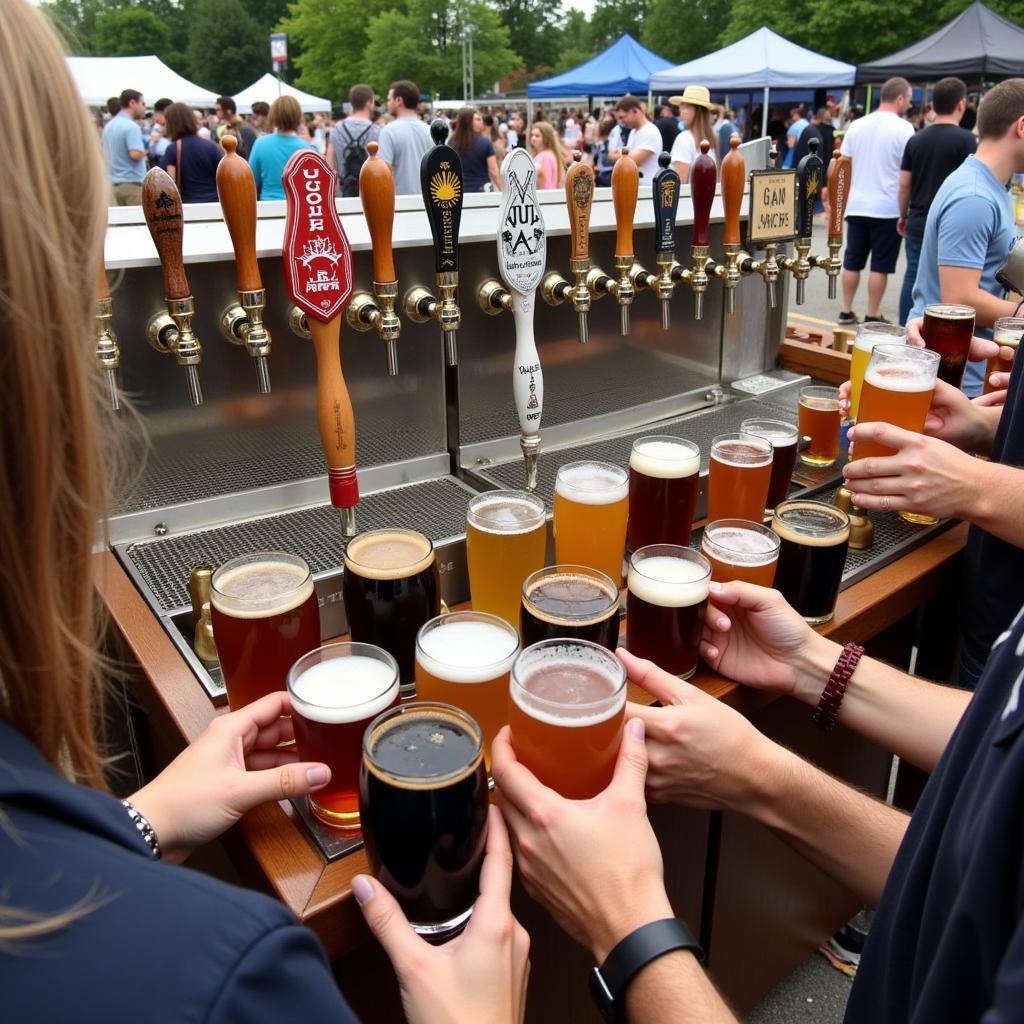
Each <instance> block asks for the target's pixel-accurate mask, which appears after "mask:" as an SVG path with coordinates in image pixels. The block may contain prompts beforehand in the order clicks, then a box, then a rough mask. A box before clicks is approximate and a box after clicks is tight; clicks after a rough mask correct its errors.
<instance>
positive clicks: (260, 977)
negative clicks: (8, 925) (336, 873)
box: [0, 721, 355, 1024]
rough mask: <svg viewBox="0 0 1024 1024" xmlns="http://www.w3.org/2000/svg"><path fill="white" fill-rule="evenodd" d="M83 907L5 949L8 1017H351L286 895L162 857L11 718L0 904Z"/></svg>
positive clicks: (2, 789) (0, 776)
mask: <svg viewBox="0 0 1024 1024" xmlns="http://www.w3.org/2000/svg"><path fill="white" fill-rule="evenodd" d="M83 902H86V903H88V904H89V905H92V906H93V907H94V909H92V910H90V911H88V912H87V913H85V914H84V915H83V916H81V917H80V918H79V919H78V920H76V921H74V923H72V924H70V925H68V926H66V927H64V928H62V929H60V930H58V931H56V932H54V933H51V934H49V935H46V936H43V937H41V938H38V939H33V940H26V941H23V942H19V943H18V944H17V945H16V947H15V948H14V949H11V948H4V947H0V1005H2V1010H0V1016H2V1017H3V1019H4V1020H7V1021H11V1022H12V1024H13V1022H19V1024H20V1022H22V1021H46V1022H47V1024H59V1022H62V1021H69V1022H70V1021H74V1022H76V1024H79V1022H82V1021H104V1022H118V1021H130V1022H132V1024H137V1022H138V1021H146V1022H147V1024H161V1022H165V1021H167V1022H169V1021H175V1022H179V1021H197V1022H198V1021H203V1022H210V1024H214V1022H217V1024H219V1022H227V1021H233V1022H239V1024H241V1022H245V1024H259V1022H263V1021H268V1022H269V1021H274V1022H276V1024H279V1022H280V1021H285V1020H296V1021H311V1022H312V1021H331V1022H342V1024H346V1022H353V1024H354V1021H355V1018H354V1017H353V1015H352V1013H351V1012H350V1011H349V1009H348V1007H347V1006H346V1005H345V1002H344V1000H343V999H342V998H341V995H340V993H339V992H338V989H337V986H336V985H335V983H334V980H333V978H332V976H331V973H330V970H329V968H328V966H327V962H326V960H325V958H324V954H323V950H322V949H321V947H320V944H319V942H318V941H317V939H316V937H315V936H314V935H313V933H312V932H310V931H309V930H308V929H306V928H303V927H302V926H301V925H299V924H298V923H297V922H296V920H295V918H294V917H293V916H292V915H291V914H290V913H289V912H288V911H287V910H286V909H285V908H284V907H283V906H282V905H281V904H279V903H277V902H275V901H274V900H272V899H269V898H268V897H266V896H262V895H260V894H258V893H254V892H249V891H248V890H245V889H239V888H235V887H234V886H230V885H226V884H224V883H223V882H219V881H216V880H215V879H213V878H209V877H207V876H206V875H202V874H200V873H198V872H196V871H191V870H189V869H188V868H184V867H174V866H171V865H165V864H161V863H159V862H156V861H154V860H152V859H151V856H150V854H149V851H148V849H147V848H146V846H145V844H144V843H143V841H142V839H141V837H140V836H139V834H138V832H137V831H136V830H135V827H134V825H133V824H132V822H131V821H130V819H129V818H128V815H127V813H126V811H125V809H124V807H122V806H121V804H120V802H119V801H117V800H115V799H114V798H113V797H111V796H109V795H107V794H104V793H98V792H96V791H94V790H91V789H87V788H85V787H83V786H76V785H73V784H72V783H70V782H66V781H65V780H63V779H61V778H60V777H59V776H58V775H57V774H56V773H55V772H54V771H53V770H52V769H51V768H50V766H49V765H48V764H47V762H46V761H45V760H44V759H43V757H42V756H41V755H40V754H39V752H38V751H37V750H36V749H35V748H34V747H33V746H32V745H31V744H30V743H29V742H28V741H27V740H26V739H25V738H24V737H23V736H21V735H20V734H19V733H18V732H16V731H15V730H14V729H12V728H11V727H10V726H9V725H7V724H6V723H4V722H2V721H0V910H4V911H9V910H12V909H13V910H20V911H28V912H30V913H32V914H36V915H41V916H43V917H44V918H45V917H49V916H52V915H55V914H60V913H63V912H64V911H68V910H71V909H73V908H75V907H76V906H78V905H80V904H82V903H83ZM5 916H6V915H5Z"/></svg>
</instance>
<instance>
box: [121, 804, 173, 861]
mask: <svg viewBox="0 0 1024 1024" xmlns="http://www.w3.org/2000/svg"><path fill="white" fill-rule="evenodd" d="M121 803H122V804H124V806H125V808H126V810H127V811H128V817H129V818H131V819H132V822H133V824H134V825H135V827H136V828H137V829H138V831H139V835H140V836H142V841H143V842H144V843H145V844H146V846H148V847H149V852H150V853H151V854H152V855H153V860H159V859H160V857H161V855H162V853H163V851H162V850H161V849H160V840H159V839H157V837H156V832H155V831H153V826H152V825H150V823H149V819H148V818H147V817H146V816H145V815H144V814H143V813H142V812H141V811H139V810H138V809H137V808H136V807H135V805H134V804H133V803H132V802H131V801H130V800H122V801H121Z"/></svg>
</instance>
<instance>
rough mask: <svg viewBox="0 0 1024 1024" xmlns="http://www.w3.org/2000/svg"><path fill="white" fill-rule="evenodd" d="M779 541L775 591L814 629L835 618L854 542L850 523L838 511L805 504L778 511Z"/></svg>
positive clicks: (786, 504)
mask: <svg viewBox="0 0 1024 1024" xmlns="http://www.w3.org/2000/svg"><path fill="white" fill-rule="evenodd" d="M772 529H773V530H774V531H775V533H777V534H778V536H779V561H778V565H777V567H776V569H775V589H776V590H778V591H779V593H781V594H782V596H783V597H784V598H785V599H786V600H787V601H788V602H789V603H790V604H791V605H792V606H793V608H795V609H796V611H797V612H798V613H799V614H800V615H802V616H803V617H804V619H805V620H806V621H807V622H809V623H811V624H812V625H817V624H819V623H822V622H828V621H829V619H831V618H832V616H833V615H834V614H835V611H836V601H838V600H839V588H840V587H841V586H842V582H843V568H844V567H845V565H846V551H847V548H848V547H849V540H850V517H849V516H848V515H847V514H846V513H845V512H844V511H843V510H842V509H838V508H836V507H835V505H827V504H826V503H825V502H823V501H810V500H805V499H801V498H796V499H793V500H792V501H784V502H783V503H782V504H781V505H779V506H777V507H776V509H775V515H774V516H773V518H772Z"/></svg>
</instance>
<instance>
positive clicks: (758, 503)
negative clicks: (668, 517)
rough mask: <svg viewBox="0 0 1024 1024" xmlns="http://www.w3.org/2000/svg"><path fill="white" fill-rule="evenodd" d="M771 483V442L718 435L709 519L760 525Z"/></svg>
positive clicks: (751, 436) (713, 446)
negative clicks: (747, 521) (750, 522)
mask: <svg viewBox="0 0 1024 1024" xmlns="http://www.w3.org/2000/svg"><path fill="white" fill-rule="evenodd" d="M771 479H772V444H771V441H767V440H765V439H764V438H763V437H756V436H755V435H754V434H746V433H740V434H719V435H718V437H716V438H715V439H714V440H713V441H712V442H711V465H710V468H709V469H708V519H730V518H735V519H749V520H751V521H752V522H756V523H759V522H761V520H762V519H763V518H764V510H765V505H766V503H767V500H768V485H769V484H770V483H771Z"/></svg>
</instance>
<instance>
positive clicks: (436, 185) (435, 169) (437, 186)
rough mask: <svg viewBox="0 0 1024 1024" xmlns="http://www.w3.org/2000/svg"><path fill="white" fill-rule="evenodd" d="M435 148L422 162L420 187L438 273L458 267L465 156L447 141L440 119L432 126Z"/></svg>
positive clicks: (446, 130) (453, 270)
mask: <svg viewBox="0 0 1024 1024" xmlns="http://www.w3.org/2000/svg"><path fill="white" fill-rule="evenodd" d="M430 134H431V136H432V137H433V139H434V148H433V149H429V150H427V152H426V153H425V154H424V156H423V161H422V162H421V163H420V189H421V190H422V192H423V205H424V206H425V207H426V211H427V220H428V221H429V222H430V234H431V235H432V236H433V239H434V270H435V271H436V272H437V273H438V274H444V273H457V272H458V269H459V224H460V222H461V220H462V194H463V191H464V189H463V182H462V159H461V158H460V157H459V154H458V151H457V150H455V149H452V147H451V146H449V145H448V144H447V138H448V126H447V125H446V124H445V122H444V121H443V120H441V118H438V119H437V120H436V121H434V123H433V124H431V126H430Z"/></svg>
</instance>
